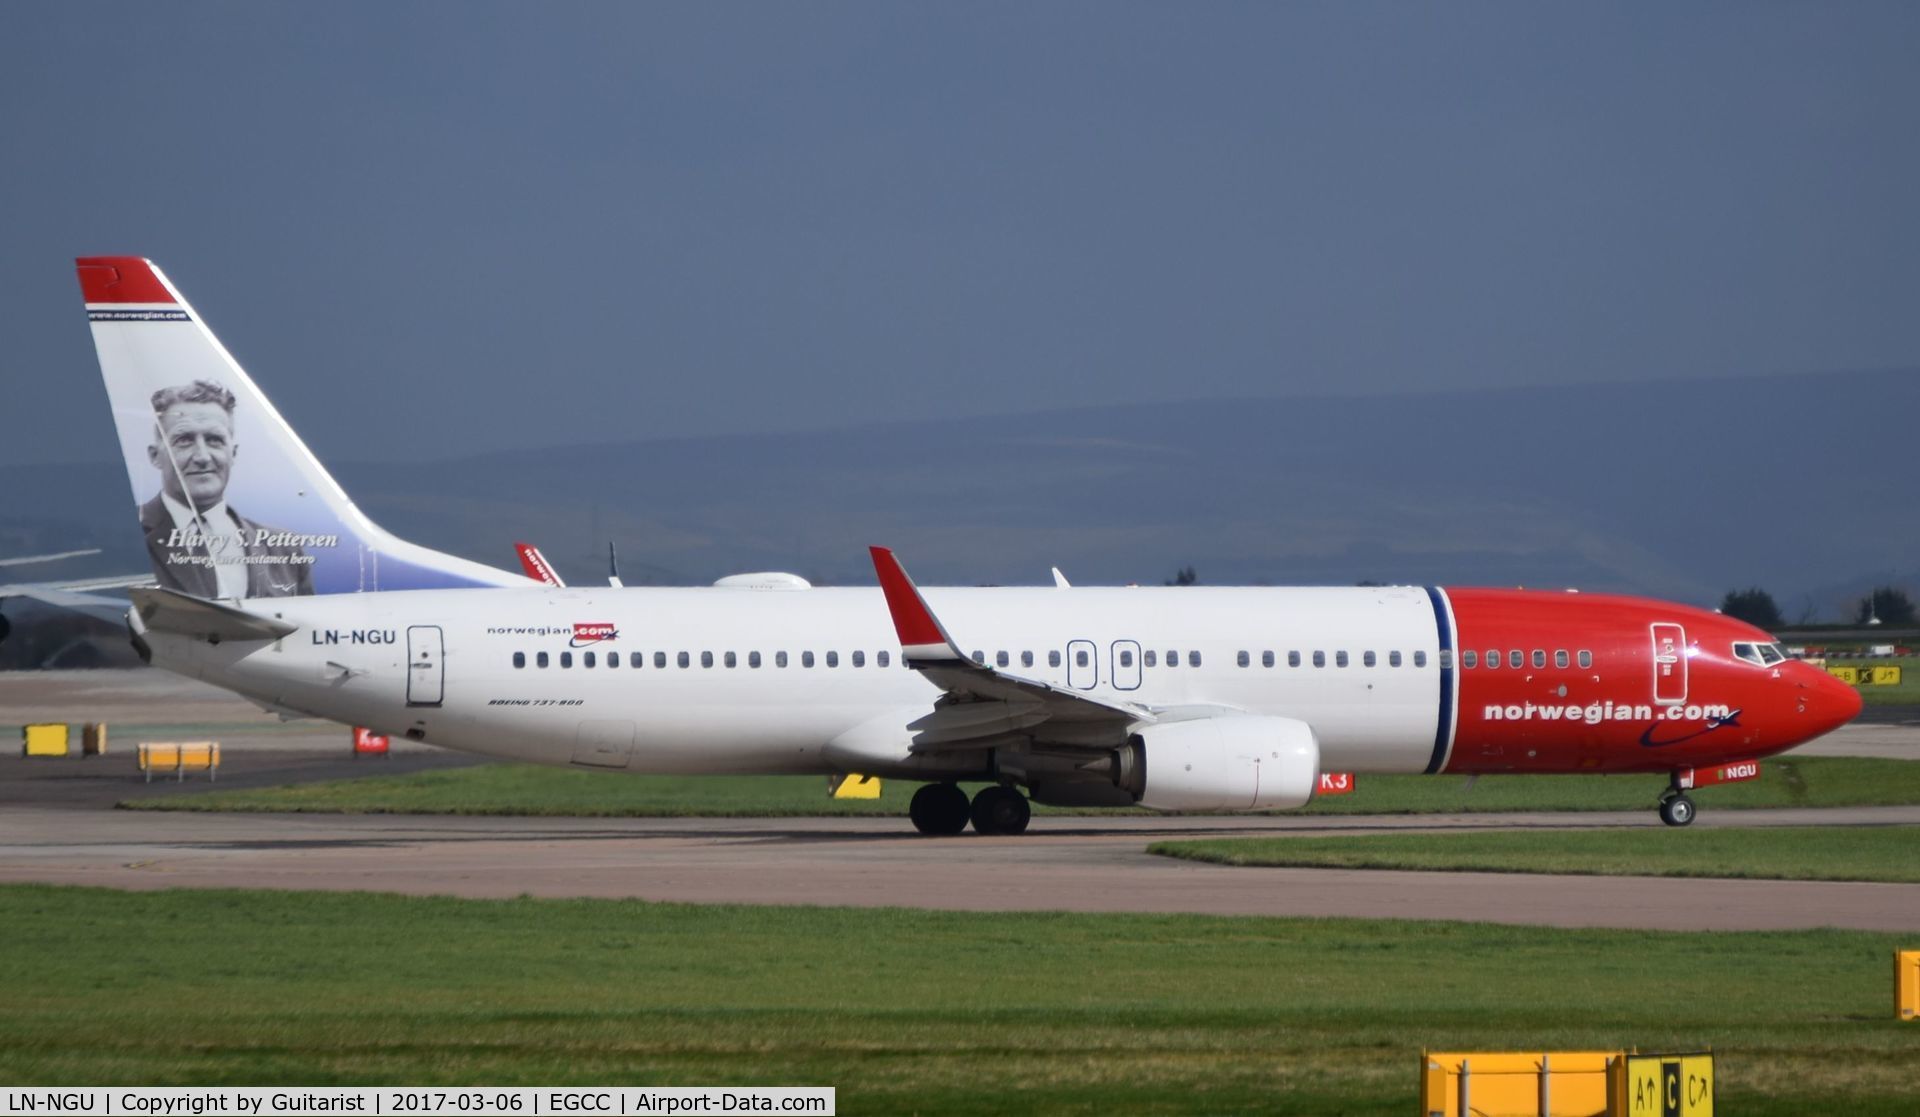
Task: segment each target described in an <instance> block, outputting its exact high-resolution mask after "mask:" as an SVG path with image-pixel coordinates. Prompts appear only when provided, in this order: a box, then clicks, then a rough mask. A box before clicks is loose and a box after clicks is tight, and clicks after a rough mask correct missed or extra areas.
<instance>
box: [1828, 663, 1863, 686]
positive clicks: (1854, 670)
mask: <svg viewBox="0 0 1920 1117" xmlns="http://www.w3.org/2000/svg"><path fill="white" fill-rule="evenodd" d="M1827 674H1829V675H1832V676H1833V677H1834V678H1836V679H1839V680H1840V681H1841V682H1843V683H1845V684H1847V685H1848V686H1859V685H1860V669H1859V668H1858V667H1829V668H1827Z"/></svg>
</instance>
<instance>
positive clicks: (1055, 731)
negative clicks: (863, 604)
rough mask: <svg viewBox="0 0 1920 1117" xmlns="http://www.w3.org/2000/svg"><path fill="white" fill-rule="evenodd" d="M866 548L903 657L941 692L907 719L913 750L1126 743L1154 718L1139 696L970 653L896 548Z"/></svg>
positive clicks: (909, 665)
mask: <svg viewBox="0 0 1920 1117" xmlns="http://www.w3.org/2000/svg"><path fill="white" fill-rule="evenodd" d="M868 551H869V553H870V554H871V555H872V556H873V568H874V571H875V573H877V574H878V575H879V576H880V591H881V592H882V593H883V594H885V595H886V599H887V610H888V611H889V612H890V613H892V614H893V627H894V631H895V632H896V633H897V634H898V635H899V637H900V652H901V655H902V657H903V658H904V659H905V660H906V663H907V666H908V667H911V668H913V669H914V670H915V671H918V672H920V674H921V675H923V676H925V677H926V678H927V679H928V681H930V682H932V683H933V684H934V685H935V686H937V687H939V688H940V689H941V690H943V691H945V692H946V693H945V694H943V695H942V696H941V697H940V699H939V701H937V702H935V703H934V708H933V712H932V713H930V714H928V715H926V716H925V717H922V718H920V719H918V720H916V721H913V722H911V723H909V724H908V728H909V729H912V730H913V731H914V739H913V751H915V752H927V751H933V750H945V749H974V748H993V747H996V746H998V745H1001V744H1005V743H1008V742H1010V741H1012V740H1015V739H1022V740H1024V739H1029V738H1030V739H1033V740H1036V741H1044V742H1047V743H1049V744H1056V745H1064V746H1068V747H1084V748H1111V747H1114V746H1116V745H1119V744H1122V743H1124V742H1125V741H1126V739H1127V734H1128V732H1129V730H1130V729H1131V728H1132V727H1133V726H1136V725H1139V724H1141V723H1143V722H1152V721H1155V720H1158V718H1157V714H1156V711H1154V710H1153V709H1151V708H1149V707H1147V706H1142V705H1140V704H1138V703H1134V702H1123V701H1114V700H1111V699H1106V698H1096V697H1093V696H1092V695H1088V694H1084V693H1081V692H1079V691H1074V690H1063V689H1061V688H1060V687H1057V686H1054V685H1052V684H1050V683H1045V682H1041V681H1040V680H1038V679H1026V678H1022V677H1020V676H1018V675H1013V674H1009V673H1007V672H1005V671H1002V670H999V669H997V668H993V667H989V666H987V665H986V664H984V663H978V662H976V661H974V660H972V659H969V658H968V657H967V656H966V655H964V654H963V653H962V652H961V651H960V647H959V645H958V644H956V643H955V642H954V641H953V639H952V638H951V637H950V636H948V635H947V630H946V629H945V628H944V627H943V626H942V625H941V624H940V621H939V619H938V618H936V617H935V616H934V615H933V610H932V609H930V608H928V607H927V602H926V599H925V598H923V597H922V596H920V590H919V588H918V587H917V586H915V585H914V584H913V579H911V578H909V577H908V576H907V572H906V569H905V568H904V567H902V566H901V565H900V560H899V559H898V558H896V557H894V553H893V552H892V551H890V550H888V549H887V548H885V547H870V548H868Z"/></svg>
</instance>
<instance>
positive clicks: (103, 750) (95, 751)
mask: <svg viewBox="0 0 1920 1117" xmlns="http://www.w3.org/2000/svg"><path fill="white" fill-rule="evenodd" d="M80 755H81V756H105V755H107V723H106V722H103V721H90V722H88V723H87V724H85V725H84V726H81V727H80Z"/></svg>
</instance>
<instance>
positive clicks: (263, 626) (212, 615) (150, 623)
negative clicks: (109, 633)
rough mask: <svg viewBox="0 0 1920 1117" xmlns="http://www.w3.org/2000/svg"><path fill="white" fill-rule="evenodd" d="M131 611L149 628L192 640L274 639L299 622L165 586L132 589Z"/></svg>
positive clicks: (214, 641)
mask: <svg viewBox="0 0 1920 1117" xmlns="http://www.w3.org/2000/svg"><path fill="white" fill-rule="evenodd" d="M127 596H129V597H131V598H133V608H134V611H135V612H137V613H138V614H140V621H141V623H142V624H143V625H145V626H146V628H147V630H148V631H151V632H171V633H174V634H176V635H180V636H189V637H192V638H194V639H196V640H207V641H211V642H213V643H216V644H217V643H219V642H220V641H222V640H278V639H279V638H280V637H282V636H285V635H287V634H288V633H289V632H296V631H298V630H299V628H300V626H299V625H297V624H288V623H287V622H286V621H283V620H279V619H276V618H274V617H263V616H260V615H259V614H257V613H249V612H247V611H246V610H245V609H236V608H234V607H233V606H231V605H225V604H222V603H221V602H218V601H208V600H207V599H205V598H202V597H194V596H192V595H190V594H184V593H179V592H177V591H175V590H166V589H134V590H129V591H128V593H127Z"/></svg>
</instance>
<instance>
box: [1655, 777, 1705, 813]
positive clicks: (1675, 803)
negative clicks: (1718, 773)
mask: <svg viewBox="0 0 1920 1117" xmlns="http://www.w3.org/2000/svg"><path fill="white" fill-rule="evenodd" d="M1682 777H1684V780H1683V778H1682ZM1668 779H1669V781H1670V782H1669V783H1668V785H1667V789H1666V790H1665V791H1663V792H1661V793H1660V821H1661V822H1664V823H1666V824H1667V825H1668V826H1685V825H1687V824H1689V823H1691V822H1692V821H1693V816H1694V815H1695V814H1697V813H1698V812H1699V808H1697V807H1695V806H1694V805H1693V800H1691V799H1689V798H1687V788H1689V787H1692V786H1693V772H1692V770H1691V769H1689V770H1688V771H1686V772H1684V773H1683V772H1675V773H1674V774H1673V775H1672V776H1670V777H1668Z"/></svg>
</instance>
